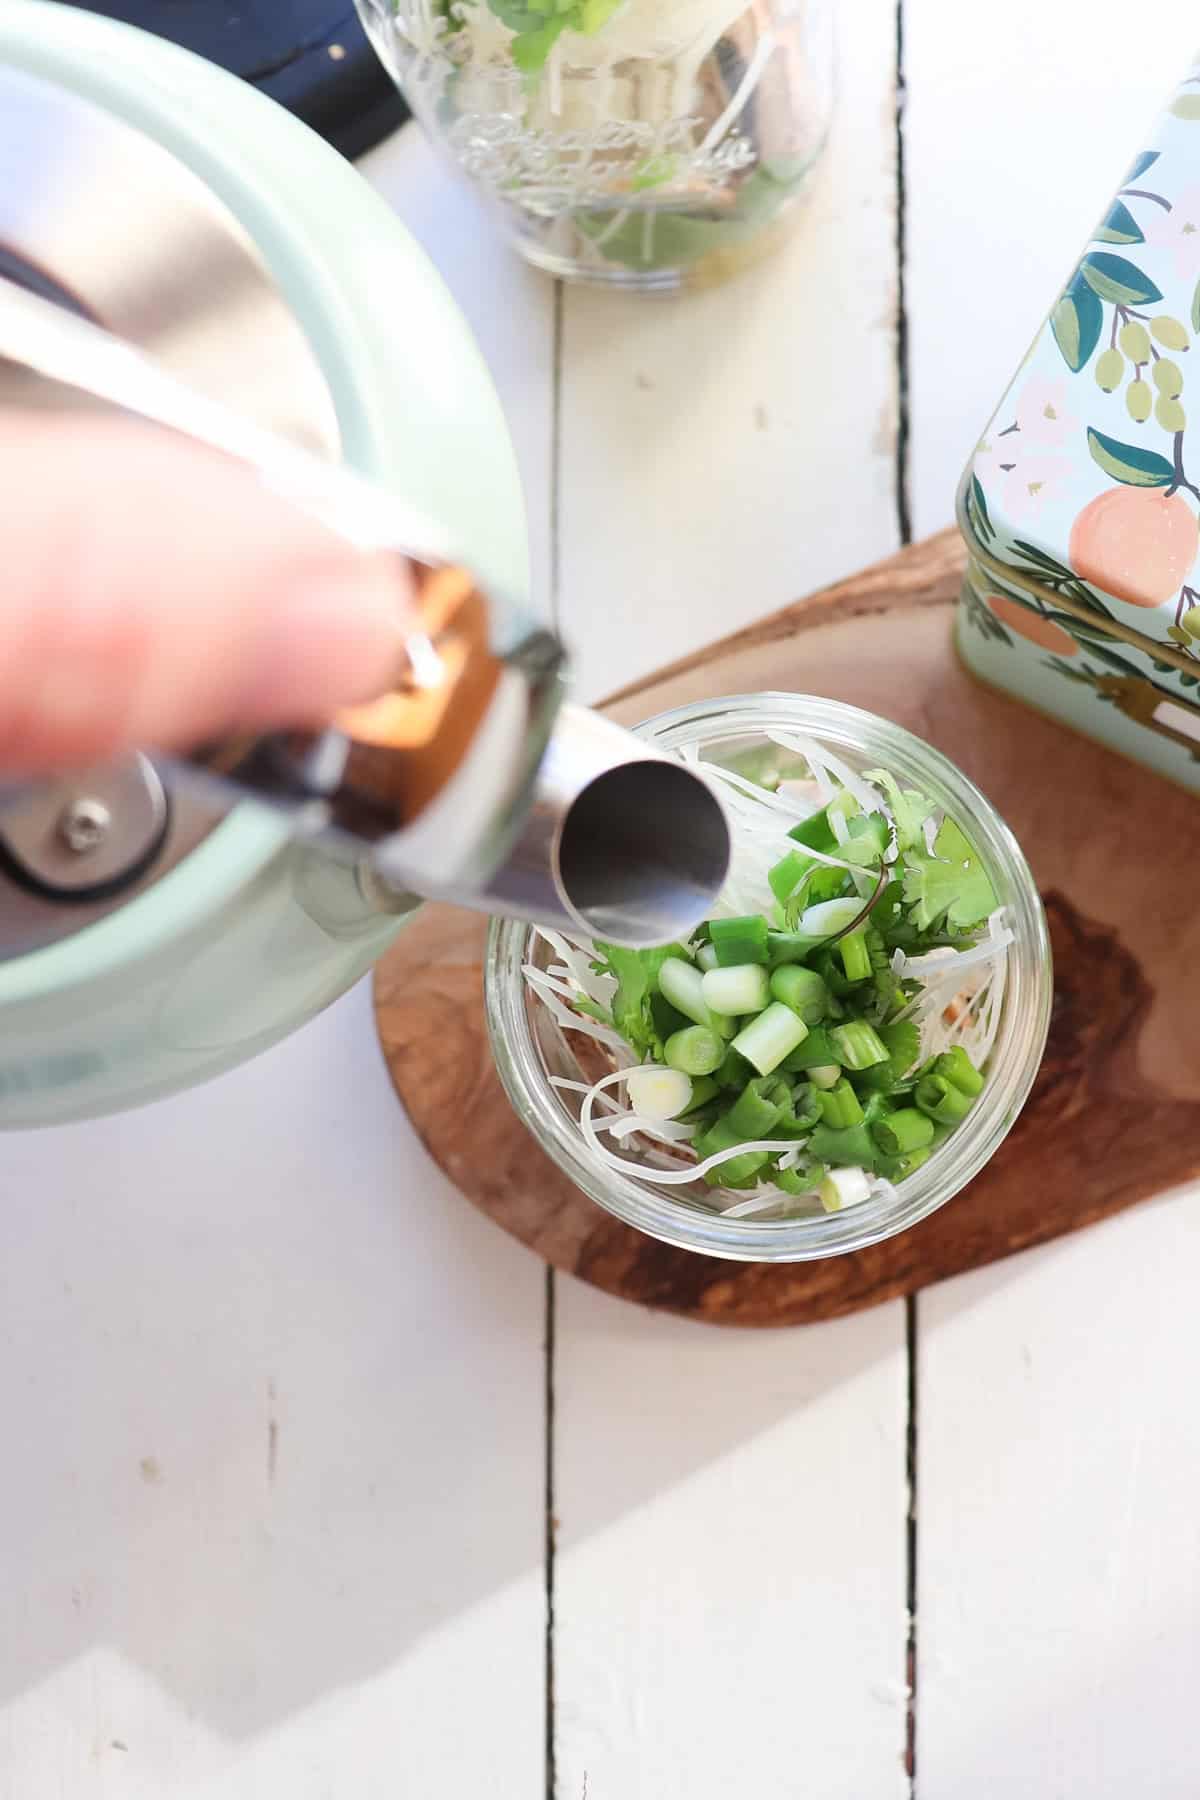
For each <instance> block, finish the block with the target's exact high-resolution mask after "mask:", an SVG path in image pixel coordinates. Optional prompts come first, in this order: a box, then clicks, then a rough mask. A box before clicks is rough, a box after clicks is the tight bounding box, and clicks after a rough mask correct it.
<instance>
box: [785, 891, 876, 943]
mask: <svg viewBox="0 0 1200 1800" xmlns="http://www.w3.org/2000/svg"><path fill="white" fill-rule="evenodd" d="M863 904H864V903H863V902H862V901H861V900H859V899H853V900H849V899H847V900H819V901H818V902H817V904H816V905H815V906H809V907H807V908H806V909H805V911H804V912H802V913H801V914H800V917H799V919H798V921H797V929H798V930H799V931H802V932H803V933H804V934H805V936H806V937H810V938H831V937H836V935H837V933H838V932H839V931H845V929H846V927H847V926H848V925H853V923H854V921H855V919H857V917H858V915H859V913H860V912H861V911H862V909H863Z"/></svg>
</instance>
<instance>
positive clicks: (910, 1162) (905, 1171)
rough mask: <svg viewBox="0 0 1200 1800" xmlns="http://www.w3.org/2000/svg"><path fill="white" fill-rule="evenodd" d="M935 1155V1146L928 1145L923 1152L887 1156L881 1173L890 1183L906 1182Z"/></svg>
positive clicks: (913, 1151)
mask: <svg viewBox="0 0 1200 1800" xmlns="http://www.w3.org/2000/svg"><path fill="white" fill-rule="evenodd" d="M932 1155H933V1145H932V1144H927V1145H926V1146H925V1148H924V1149H923V1150H908V1151H906V1152H905V1154H904V1155H903V1156H887V1157H885V1158H884V1162H883V1168H882V1170H881V1173H882V1174H884V1175H886V1176H887V1179H888V1180H889V1181H904V1180H906V1179H907V1177H908V1176H909V1175H911V1174H913V1173H914V1171H915V1170H917V1169H919V1168H920V1166H921V1164H922V1163H926V1162H928V1161H929V1159H930V1157H931V1156H932Z"/></svg>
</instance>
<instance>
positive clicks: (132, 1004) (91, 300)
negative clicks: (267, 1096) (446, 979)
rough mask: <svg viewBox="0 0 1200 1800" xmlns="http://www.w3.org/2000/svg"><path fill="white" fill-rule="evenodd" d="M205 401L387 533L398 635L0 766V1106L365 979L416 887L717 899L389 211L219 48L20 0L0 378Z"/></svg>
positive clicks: (76, 398)
mask: <svg viewBox="0 0 1200 1800" xmlns="http://www.w3.org/2000/svg"><path fill="white" fill-rule="evenodd" d="M5 296H7V302H8V305H7V312H6V308H5ZM6 318H7V320H8V324H7V325H6V323H5V320H6ZM47 321H49V328H48V330H43V327H45V326H46V324H47ZM26 325H28V327H29V329H28V331H25V326H26ZM6 330H7V331H9V333H10V336H9V339H8V341H6V338H5V332H6ZM13 332H15V334H16V335H15V339H14V338H13V336H12V333H13ZM60 340H61V342H60ZM14 344H15V347H14ZM60 349H61V350H62V351H63V355H64V357H65V359H66V360H65V361H62V360H61V359H60V358H59V351H60ZM72 358H74V359H75V361H74V362H72ZM72 369H75V370H76V373H72V372H71V370H72ZM80 369H82V370H83V371H84V372H83V374H82V375H80V374H78V370H80ZM105 371H108V372H109V373H110V374H112V372H113V371H115V374H113V375H112V380H109V379H108V377H107V375H106V374H105ZM127 376H128V377H129V378H130V379H131V380H132V382H133V384H134V387H136V388H137V391H138V394H139V395H141V396H142V397H141V398H134V399H132V400H130V399H128V398H127V397H126V392H125V387H126V385H127V383H126V377H127ZM114 382H115V384H116V385H115V387H114ZM55 383H57V384H58V385H57V386H55ZM123 384H124V385H123ZM139 384H140V385H139ZM131 391H132V390H131ZM68 394H69V396H70V398H69V399H68V400H64V395H68ZM189 396H190V397H191V399H192V400H193V401H194V402H195V404H196V408H197V409H198V410H197V411H196V415H195V416H196V417H200V418H202V419H203V418H205V417H208V424H207V425H203V424H202V426H201V427H200V428H198V429H197V431H196V435H200V436H208V437H210V438H211V439H212V440H213V441H215V442H218V443H220V444H221V445H222V447H223V448H227V449H231V450H232V452H233V453H234V454H238V455H243V456H244V457H245V459H246V460H247V461H248V462H250V463H251V464H252V465H253V466H255V467H257V468H258V469H259V472H260V474H263V475H264V476H266V477H269V478H270V479H272V480H273V481H274V480H276V478H280V479H283V480H284V483H285V490H286V491H289V492H290V493H291V494H292V495H293V497H294V498H297V503H298V504H309V505H312V506H314V507H315V508H316V510H318V511H320V512H321V514H322V516H323V517H326V518H327V519H328V521H329V522H330V523H331V524H333V525H334V527H335V528H341V525H342V523H344V522H345V521H347V520H349V521H350V523H349V525H348V526H347V530H348V533H349V535H351V536H355V534H356V532H357V534H358V535H357V536H356V541H359V542H364V543H369V544H371V546H372V547H375V546H383V547H384V548H385V549H386V550H388V551H394V552H395V553H396V554H404V555H406V556H407V558H408V559H409V563H410V566H411V568H412V570H413V572H414V577H415V591H416V593H417V594H418V597H419V601H418V608H417V612H416V614H415V616H414V621H413V635H412V639H411V644H410V655H409V667H408V669H407V670H406V672H405V674H404V677H403V679H402V680H401V681H400V682H399V684H398V689H397V692H396V693H395V694H393V695H391V696H388V697H386V699H385V701H384V702H381V703H380V707H378V708H373V709H368V712H369V718H367V720H366V721H365V723H364V722H363V721H361V720H358V721H354V722H351V723H346V722H344V721H343V722H340V723H339V725H338V726H337V727H336V728H332V729H331V730H330V731H328V732H325V733H317V734H309V735H307V736H306V737H304V738H303V739H301V738H298V737H296V736H294V735H293V736H290V737H287V738H279V739H271V740H267V741H260V742H255V743H252V744H249V745H246V744H241V745H235V746H229V745H224V746H215V747H208V748H207V749H206V751H205V753H204V754H202V755H201V754H198V755H197V757H196V758H194V759H191V760H190V761H189V762H187V763H183V764H178V763H169V762H165V761H163V760H162V759H157V758H155V757H154V756H153V754H146V755H141V756H137V757H134V758H130V759H128V760H127V761H126V762H124V763H122V764H121V765H120V766H119V767H116V766H114V767H111V768H106V769H101V770H85V771H80V772H79V773H78V775H77V776H73V777H72V778H71V779H69V780H67V781H57V782H54V783H47V784H44V785H41V786H36V785H29V786H26V787H24V788H18V789H10V790H5V789H3V788H0V1126H3V1127H12V1126H27V1125H39V1124H49V1123H55V1122H59V1121H62V1120H65V1119H70V1118H77V1117H83V1116H87V1115H89V1114H95V1113H99V1112H106V1111H110V1110H113V1109H116V1108H119V1107H122V1106H127V1105H132V1104H136V1103H138V1102H141V1101H145V1100H149V1099H152V1098H154V1097H155V1096H158V1095H162V1094H166V1093H169V1092H171V1091H173V1090H175V1089H178V1088H180V1087H183V1086H185V1085H188V1084H189V1083H192V1082H195V1081H197V1080H201V1079H203V1078H205V1077H206V1076H209V1075H213V1074H216V1073H218V1072H220V1071H221V1070H224V1069H227V1068H229V1067H231V1066H232V1065H234V1064H235V1063H237V1062H239V1061H241V1060H243V1059H244V1058H246V1057H248V1056H251V1055H253V1054H254V1053H255V1052H257V1051H259V1050H261V1049H263V1048H265V1047H266V1046H267V1045H269V1044H271V1043H273V1042H275V1041H276V1040H277V1039H278V1038H280V1037H281V1036H283V1035H284V1034H285V1033H286V1032H287V1031H288V1030H290V1029H291V1028H292V1027H293V1026H295V1025H297V1024H298V1023H300V1022H302V1021H303V1020H305V1019H307V1018H309V1017H310V1016H311V1015H312V1014H313V1013H315V1012H316V1011H318V1010H319V1009H320V1008H321V1007H323V1006H325V1005H326V1004H327V1003H328V1002H329V1001H331V1000H332V999H334V998H335V997H336V996H337V995H338V994H340V993H341V992H343V991H344V990H345V989H346V988H347V987H348V986H349V985H350V984H351V983H352V982H353V981H355V980H356V979H357V978H358V977H359V976H360V975H361V974H362V973H363V972H364V970H366V969H367V967H368V966H369V965H370V963H371V962H372V961H373V960H374V959H375V958H376V957H377V956H378V955H379V954H380V952H381V951H382V950H383V949H384V948H385V947H386V945H387V944H388V943H389V942H390V941H391V940H392V938H393V937H394V935H395V933H396V932H397V931H398V930H400V929H401V928H402V926H403V924H404V921H405V919H406V918H407V917H408V916H409V915H410V914H411V912H412V910H413V909H414V907H415V906H416V905H417V904H418V896H420V895H430V894H437V895H447V896H449V897H452V898H456V899H460V900H464V901H465V902H466V903H467V904H470V905H474V906H477V907H483V908H485V909H489V910H494V911H500V912H508V913H512V914H514V915H516V916H520V917H526V918H531V919H535V920H536V919H541V920H548V921H551V922H555V923H559V924H565V925H566V926H567V927H568V928H574V929H577V930H585V931H594V932H596V933H597V934H598V935H602V936H609V937H617V938H623V939H624V940H625V941H627V942H639V941H641V942H649V941H662V940H664V939H666V938H670V937H672V936H675V935H677V933H678V932H680V931H682V930H685V929H688V928H690V926H691V925H692V924H694V923H695V922H697V921H698V920H699V919H700V918H701V917H703V916H704V914H705V912H706V910H707V908H708V905H709V904H710V902H711V899H712V897H713V895H714V894H715V892H716V890H717V888H718V887H719V885H720V883H721V881H722V880H723V878H724V874H725V868H726V862H727V858H728V833H727V829H726V826H725V822H724V819H723V817H722V816H721V813H720V808H719V805H718V803H717V802H716V801H715V799H714V798H713V796H712V794H711V793H710V791H709V789H708V788H707V787H706V786H705V785H704V784H703V783H702V782H701V781H699V780H698V779H697V778H696V777H695V775H694V774H693V773H691V772H690V771H685V770H684V769H683V768H682V767H680V766H679V765H676V764H673V763H669V762H667V761H666V760H665V759H663V758H662V757H660V756H659V755H657V754H656V753H655V752H653V751H651V750H650V749H649V748H648V747H647V746H645V745H643V744H642V743H641V742H640V740H638V739H636V738H633V737H631V736H629V735H628V734H626V733H624V732H621V731H619V730H618V729H617V728H616V727H613V726H611V725H608V724H607V723H605V722H604V721H602V720H600V719H598V718H596V717H595V716H594V715H592V714H590V713H587V712H584V711H582V710H581V709H577V708H573V707H569V706H567V707H560V705H559V698H560V689H561V674H560V663H561V658H560V654H559V650H558V646H557V644H556V643H555V641H554V639H553V638H552V637H551V636H550V634H549V633H547V632H546V631H545V630H543V629H541V628H540V626H539V624H538V622H537V620H536V619H534V618H532V617H531V616H530V614H529V611H528V608H527V605H526V604H525V601H524V596H525V594H526V589H527V576H526V551H525V542H524V530H523V507H522V500H521V491H520V486H519V482H518V478H517V473H516V469H515V466H514V461H513V456H512V451H511V447H510V445H509V441H508V436H507V432H506V430H505V426H504V421H503V417H502V415H501V412H500V409H499V406H498V404H497V401H496V398H495V395H494V393H493V391H492V388H491V384H490V381H489V379H488V376H487V373H486V370H485V368H484V366H483V364H482V362H481V359H480V357H479V355H478V352H477V351H476V349H475V347H474V345H473V344H472V342H471V339H470V336H469V334H468V332H467V329H466V327H465V325H464V324H463V322H462V320H461V319H460V318H459V316H458V314H457V312H456V311H455V309H454V307H453V304H452V302H451V301H450V299H449V296H448V295H447V294H446V292H445V290H444V289H443V287H442V285H441V283H440V282H439V280H438V278H437V276H436V275H435V274H434V272H433V270H432V269H431V268H430V266H429V264H428V263H427V262H426V260H425V258H424V256H423V255H422V253H421V252H420V251H419V250H418V249H417V248H416V247H415V246H414V245H413V244H412V242H411V241H410V240H409V239H408V237H407V236H406V235H405V233H404V232H403V231H402V230H401V229H400V227H399V226H398V225H397V223H396V221H395V219H394V218H393V216H392V214H391V213H390V212H389V211H388V209H387V208H386V207H385V206H384V205H383V203H382V202H381V201H380V200H378V199H377V198H376V197H375V196H374V194H372V192H371V191H370V190H369V189H368V188H367V186H366V185H365V184H364V183H363V182H362V180H361V179H360V178H359V177H358V176H357V175H356V174H355V172H354V171H353V169H352V168H351V167H350V166H349V165H348V164H346V163H344V162H343V161H342V160H341V158H340V157H339V156H337V155H336V154H335V153H334V152H333V151H331V150H329V149H328V148H326V146H325V145H323V144H322V143H321V142H320V141H319V140H318V139H317V138H316V137H315V136H313V135H312V134H311V133H310V132H308V131H307V130H306V129H305V128H304V127H303V126H301V125H299V124H297V123H296V122H295V121H294V120H292V119H291V118H290V117H289V116H288V115H287V114H286V113H284V112H283V111H282V110H281V109H279V108H277V107H275V106H274V105H273V104H272V103H271V102H269V101H267V100H264V99H263V98H262V97H260V96H259V95H258V94H256V93H255V92H253V91H252V90H250V89H248V88H245V87H243V86H242V85H241V84H240V83H238V82H236V81H235V80H233V79H232V78H231V77H228V76H225V75H223V74H221V73H220V72H218V71H216V70H214V69H211V68H210V67H209V66H208V65H207V64H205V63H203V62H201V61H199V60H198V59H196V58H194V57H192V56H190V55H188V54H187V53H186V52H183V51H180V50H177V49H175V48H173V47H171V46H169V45H166V44H164V43H161V42H160V41H159V40H157V39H155V38H151V37H149V36H147V35H145V34H143V33H141V32H138V31H135V30H132V29H130V28H128V27H125V26H120V25H116V24H114V23H112V22H110V21H107V20H103V19H99V18H95V17H93V16H91V15H88V14H85V13H81V12H79V11H77V10H68V9H66V8H62V7H58V6H55V5H52V4H46V3H44V0H16V3H15V4H10V5H9V6H7V7H6V8H4V10H3V12H2V13H0V405H4V404H10V405H11V404H21V405H28V404H58V405H61V404H65V403H73V404H84V403H86V404H96V403H99V401H100V400H104V401H106V402H108V403H111V402H113V401H114V400H116V401H118V402H119V403H120V404H122V405H124V406H128V407H129V408H130V409H131V410H133V411H142V412H144V413H145V414H146V415H147V416H149V417H151V418H157V419H158V420H159V421H160V422H161V423H165V424H168V425H173V426H175V428H178V429H188V430H191V429H193V426H192V424H191V423H190V422H189V419H190V416H191V415H188V416H187V417H185V416H184V413H185V411H186V407H187V405H188V400H189ZM206 405H207V406H208V407H209V408H210V409H211V416H208V415H206V414H205V412H204V408H205V406H206ZM181 408H182V409H184V410H181ZM222 421H224V422H225V425H228V429H225V425H223V424H222ZM281 472H282V473H281ZM426 522H430V523H428V524H426ZM360 527H361V530H360V529H359V528H360ZM364 533H365V535H364ZM181 554H186V546H181ZM466 568H469V570H470V575H469V576H468V575H466V573H465V569H466ZM434 715H436V723H435V725H434V726H430V725H429V720H430V718H431V717H433V716H434Z"/></svg>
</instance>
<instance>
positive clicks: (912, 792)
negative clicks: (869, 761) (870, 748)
mask: <svg viewBox="0 0 1200 1800" xmlns="http://www.w3.org/2000/svg"><path fill="white" fill-rule="evenodd" d="M863 780H864V781H871V782H874V784H875V786H876V787H880V788H882V789H883V791H884V793H885V794H886V795H887V797H888V805H889V806H890V807H891V809H892V817H893V819H894V820H895V821H896V843H897V845H898V846H899V848H900V849H901V850H912V849H914V848H915V847H916V846H917V845H918V844H920V843H921V841H922V839H921V827H922V825H924V823H925V821H926V819H927V818H928V817H929V815H930V813H931V812H932V811H933V801H932V800H929V799H927V798H926V797H925V795H924V794H922V793H919V792H918V791H917V789H916V788H902V787H901V786H900V783H899V782H898V781H897V780H896V777H895V776H894V775H889V773H888V771H887V770H886V769H868V770H867V771H866V773H865V774H864V776H863Z"/></svg>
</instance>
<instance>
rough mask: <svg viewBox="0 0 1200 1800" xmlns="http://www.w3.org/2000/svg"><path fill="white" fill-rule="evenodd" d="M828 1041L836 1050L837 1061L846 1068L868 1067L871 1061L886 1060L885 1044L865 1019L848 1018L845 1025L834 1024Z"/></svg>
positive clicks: (879, 1061)
mask: <svg viewBox="0 0 1200 1800" xmlns="http://www.w3.org/2000/svg"><path fill="white" fill-rule="evenodd" d="M829 1041H830V1043H831V1044H832V1045H833V1047H834V1049H835V1050H836V1052H837V1056H838V1061H839V1062H840V1063H842V1065H843V1066H844V1067H845V1068H847V1069H855V1070H858V1069H869V1068H870V1067H871V1064H872V1063H881V1062H886V1061H887V1046H886V1045H885V1044H883V1043H881V1042H880V1038H879V1033H878V1032H877V1031H876V1030H875V1027H874V1026H873V1025H868V1024H867V1021H866V1020H865V1019H849V1020H847V1022H846V1024H845V1025H835V1026H834V1027H833V1029H832V1030H831V1031H830V1033H829Z"/></svg>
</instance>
